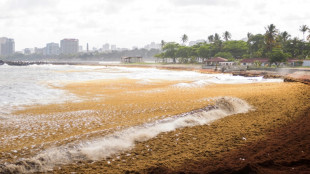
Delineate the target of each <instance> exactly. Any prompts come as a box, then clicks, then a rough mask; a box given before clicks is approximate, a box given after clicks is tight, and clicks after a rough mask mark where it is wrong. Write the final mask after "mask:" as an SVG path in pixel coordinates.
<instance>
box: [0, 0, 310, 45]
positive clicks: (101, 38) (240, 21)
mask: <svg viewBox="0 0 310 174" xmlns="http://www.w3.org/2000/svg"><path fill="white" fill-rule="evenodd" d="M309 7H310V0H0V37H9V38H13V39H14V40H15V47H16V48H15V50H17V51H19V50H22V49H24V48H33V47H38V48H41V47H45V45H46V43H50V42H56V43H59V42H60V40H61V39H63V38H77V39H79V42H80V45H82V46H83V48H84V49H85V48H86V43H89V46H90V48H93V47H96V48H101V47H102V45H103V44H105V43H109V44H115V45H117V47H120V48H132V47H133V46H137V47H139V48H141V47H143V46H144V45H146V44H149V43H151V42H156V43H160V41H161V40H164V41H166V42H172V41H173V42H179V43H180V42H181V36H182V35H183V34H186V35H187V36H188V38H189V41H193V40H198V39H205V40H206V39H207V37H208V36H209V35H211V34H214V33H219V34H220V35H222V34H223V32H224V31H229V32H230V33H231V35H232V39H233V40H239V39H242V38H246V35H247V33H248V32H250V33H253V34H257V33H264V32H265V27H266V26H267V25H270V24H274V25H275V26H276V27H277V29H279V30H280V31H287V32H289V33H290V34H291V35H292V36H293V37H299V38H300V39H302V37H303V35H302V33H301V32H300V31H299V28H300V26H301V25H308V26H310V10H309Z"/></svg>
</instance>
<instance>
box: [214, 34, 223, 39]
mask: <svg viewBox="0 0 310 174" xmlns="http://www.w3.org/2000/svg"><path fill="white" fill-rule="evenodd" d="M220 40H221V37H220V35H219V34H217V33H215V34H214V41H220Z"/></svg>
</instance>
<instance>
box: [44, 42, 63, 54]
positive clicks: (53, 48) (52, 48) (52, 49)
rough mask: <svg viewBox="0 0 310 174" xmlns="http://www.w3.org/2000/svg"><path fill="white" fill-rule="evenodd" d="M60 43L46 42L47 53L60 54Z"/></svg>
mask: <svg viewBox="0 0 310 174" xmlns="http://www.w3.org/2000/svg"><path fill="white" fill-rule="evenodd" d="M59 50H60V48H59V44H58V43H53V42H52V43H48V44H46V48H45V54H46V55H59V52H60V51H59Z"/></svg>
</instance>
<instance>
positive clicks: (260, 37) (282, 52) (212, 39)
mask: <svg viewBox="0 0 310 174" xmlns="http://www.w3.org/2000/svg"><path fill="white" fill-rule="evenodd" d="M265 30H266V31H265V33H263V34H252V33H247V38H246V40H231V37H232V35H231V33H230V32H228V31H225V32H224V33H223V34H222V36H220V34H218V33H215V34H214V35H210V36H208V37H207V39H206V40H205V41H204V42H201V43H197V44H195V45H193V46H186V45H185V43H186V42H187V41H188V36H187V35H186V34H184V35H182V37H181V43H180V44H179V43H176V42H165V41H164V40H162V41H161V46H162V52H161V53H160V54H157V55H156V57H157V58H161V59H162V60H163V61H164V62H167V59H172V62H173V63H177V62H179V63H196V62H203V61H204V60H206V59H209V58H211V57H223V58H227V59H228V60H231V61H233V60H235V59H244V58H269V59H270V62H272V63H276V64H277V63H279V62H284V61H286V59H287V58H296V59H300V60H302V59H306V58H309V54H310V43H309V40H310V29H309V27H308V26H307V25H302V26H300V29H299V31H300V32H302V33H303V38H302V39H299V38H297V37H294V38H293V37H291V35H290V34H289V33H288V32H287V31H283V32H281V31H280V30H279V29H277V28H276V26H275V25H274V24H270V25H268V26H266V27H265ZM307 32H308V33H309V35H308V36H307V38H306V39H305V34H306V33H307ZM306 40H307V41H306Z"/></svg>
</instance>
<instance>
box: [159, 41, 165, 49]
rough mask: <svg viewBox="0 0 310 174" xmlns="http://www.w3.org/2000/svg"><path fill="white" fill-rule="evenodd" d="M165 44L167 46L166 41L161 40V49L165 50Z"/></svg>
mask: <svg viewBox="0 0 310 174" xmlns="http://www.w3.org/2000/svg"><path fill="white" fill-rule="evenodd" d="M165 44H166V42H165V41H164V40H161V42H160V45H161V49H163V48H164V46H165Z"/></svg>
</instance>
